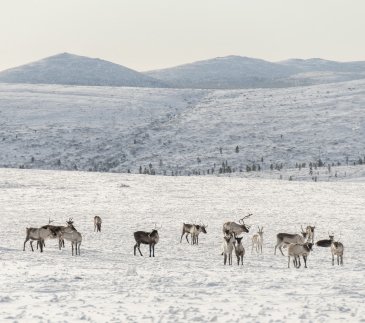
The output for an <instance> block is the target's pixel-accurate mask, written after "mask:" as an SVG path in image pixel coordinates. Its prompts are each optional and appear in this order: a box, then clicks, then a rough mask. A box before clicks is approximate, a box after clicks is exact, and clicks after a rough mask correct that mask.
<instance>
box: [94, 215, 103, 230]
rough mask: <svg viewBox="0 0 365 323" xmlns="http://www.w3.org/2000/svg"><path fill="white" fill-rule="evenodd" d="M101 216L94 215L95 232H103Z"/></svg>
mask: <svg viewBox="0 0 365 323" xmlns="http://www.w3.org/2000/svg"><path fill="white" fill-rule="evenodd" d="M101 222H102V221H101V217H100V216H97V215H96V216H94V232H95V230H96V232H101Z"/></svg>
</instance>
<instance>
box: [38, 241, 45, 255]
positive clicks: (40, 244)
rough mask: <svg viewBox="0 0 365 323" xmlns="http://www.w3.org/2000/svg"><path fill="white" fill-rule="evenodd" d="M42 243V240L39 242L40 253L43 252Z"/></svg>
mask: <svg viewBox="0 0 365 323" xmlns="http://www.w3.org/2000/svg"><path fill="white" fill-rule="evenodd" d="M43 243H44V241H43V240H40V241H39V249H40V250H41V252H43Z"/></svg>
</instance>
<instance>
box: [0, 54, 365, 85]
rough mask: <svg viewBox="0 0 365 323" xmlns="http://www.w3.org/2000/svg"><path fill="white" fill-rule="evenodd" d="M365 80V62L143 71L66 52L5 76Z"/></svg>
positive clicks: (212, 63)
mask: <svg viewBox="0 0 365 323" xmlns="http://www.w3.org/2000/svg"><path fill="white" fill-rule="evenodd" d="M363 78H365V61H358V62H336V61H329V60H324V59H320V58H312V59H289V60H285V61H281V62H268V61H265V60H262V59H257V58H250V57H243V56H233V55H232V56H226V57H217V58H213V59H208V60H202V61H197V62H193V63H189V64H184V65H179V66H176V67H171V68H165V69H159V70H154V71H147V72H137V71H135V70H132V69H129V68H127V67H124V66H122V65H118V64H114V63H111V62H108V61H105V60H102V59H98V58H89V57H85V56H78V55H74V54H69V53H62V54H58V55H54V56H50V57H47V58H44V59H42V60H39V61H36V62H33V63H30V64H26V65H22V66H19V67H15V68H11V69H8V70H5V71H2V72H0V83H32V84H37V83H42V84H64V85H90V86H128V87H159V88H165V87H172V88H193V89H243V88H280V87H292V86H304V85H315V84H325V83H335V82H343V81H351V80H357V79H363Z"/></svg>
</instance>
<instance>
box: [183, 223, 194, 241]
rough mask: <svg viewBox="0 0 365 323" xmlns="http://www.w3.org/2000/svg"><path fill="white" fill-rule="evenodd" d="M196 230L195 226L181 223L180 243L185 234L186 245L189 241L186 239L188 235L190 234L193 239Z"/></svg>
mask: <svg viewBox="0 0 365 323" xmlns="http://www.w3.org/2000/svg"><path fill="white" fill-rule="evenodd" d="M195 230H196V228H195V224H189V223H183V227H182V234H181V238H180V243H181V242H182V238H183V236H184V235H185V234H186V236H185V237H186V241H187V242H188V243H190V242H189V239H188V235H189V234H190V235H191V236H192V237H193V234H194V231H195Z"/></svg>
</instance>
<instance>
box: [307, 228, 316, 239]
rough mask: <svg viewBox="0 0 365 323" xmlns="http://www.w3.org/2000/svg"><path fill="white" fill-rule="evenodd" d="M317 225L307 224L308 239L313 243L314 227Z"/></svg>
mask: <svg viewBox="0 0 365 323" xmlns="http://www.w3.org/2000/svg"><path fill="white" fill-rule="evenodd" d="M315 228H316V227H314V226H313V227H312V226H310V225H307V227H306V228H305V232H307V241H310V242H311V243H314V229H315Z"/></svg>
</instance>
